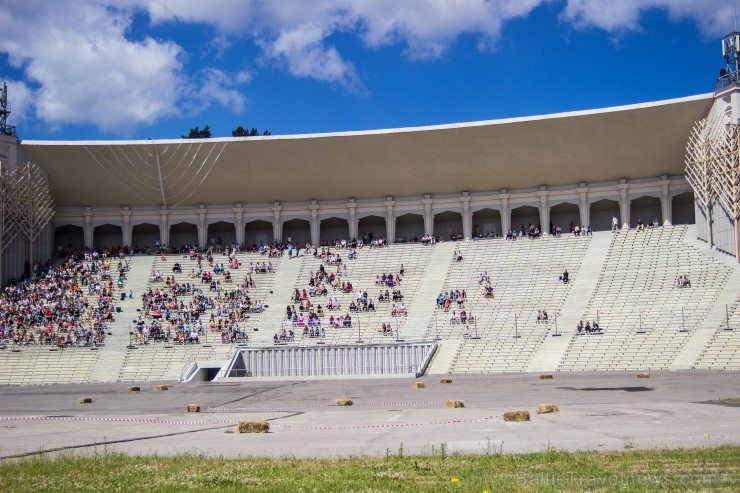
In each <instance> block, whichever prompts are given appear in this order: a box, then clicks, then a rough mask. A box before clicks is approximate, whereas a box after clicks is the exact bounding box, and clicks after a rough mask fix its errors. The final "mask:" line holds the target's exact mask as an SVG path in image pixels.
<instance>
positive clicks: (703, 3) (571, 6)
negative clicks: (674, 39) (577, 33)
mask: <svg viewBox="0 0 740 493" xmlns="http://www.w3.org/2000/svg"><path fill="white" fill-rule="evenodd" d="M648 10H662V11H665V12H667V14H668V17H669V18H670V19H671V20H673V21H680V20H690V21H693V22H695V23H696V24H697V26H698V27H699V30H700V31H701V32H702V33H703V34H704V35H705V36H707V37H711V36H721V35H723V34H726V33H727V32H728V30H729V29H731V28H732V18H733V15H734V14H733V8H732V4H731V3H730V2H728V1H726V0H620V1H613V0H568V3H567V5H566V6H565V9H564V10H563V12H562V15H561V18H562V19H563V20H565V21H567V22H571V23H573V24H574V25H575V26H576V27H578V28H589V27H596V28H599V29H603V30H605V31H607V32H610V33H619V32H623V31H639V30H640V29H641V26H640V16H641V15H642V14H643V13H644V12H646V11H648Z"/></svg>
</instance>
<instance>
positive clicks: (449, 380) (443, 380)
mask: <svg viewBox="0 0 740 493" xmlns="http://www.w3.org/2000/svg"><path fill="white" fill-rule="evenodd" d="M439 383H452V379H451V378H442V379H440V381H439Z"/></svg>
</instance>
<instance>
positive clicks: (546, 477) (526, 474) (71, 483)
mask: <svg viewBox="0 0 740 493" xmlns="http://www.w3.org/2000/svg"><path fill="white" fill-rule="evenodd" d="M0 491H3V492H26V491H28V492H40V491H60V492H61V491H65V492H66V491H70V492H71V491H74V492H108V491H147V492H170V491H199V492H200V491H209V492H210V491H239V492H280V493H284V492H299V491H305V492H324V491H327V492H335V491H336V492H368V493H369V492H396V491H409V492H422V493H425V492H437V491H459V492H476V491H477V492H485V491H488V492H494V491H495V492H500V491H522V492H556V491H589V492H592V491H604V492H606V491H609V492H611V491H625V492H651V491H656V492H665V491H669V492H670V491H676V492H678V491H681V492H683V491H712V492H736V491H740V447H735V446H732V447H731V446H725V447H718V448H706V449H689V450H658V451H641V450H626V451H623V452H577V453H568V452H562V451H558V450H554V449H553V450H550V451H547V452H542V453H535V454H523V455H508V454H499V453H498V451H496V450H493V449H492V450H490V451H487V453H485V454H482V455H458V454H450V453H448V451H447V450H446V447H445V445H444V444H442V445H440V446H439V447H438V448H436V449H435V450H432V451H431V452H430V453H429V454H427V455H421V456H407V455H406V454H405V453H404V450H403V447H402V446H401V447H399V448H398V450H393V451H390V450H389V451H388V452H387V454H386V456H385V457H374V458H368V457H356V458H343V459H334V460H331V459H294V458H282V459H265V458H243V459H219V458H210V457H204V456H196V455H181V456H177V457H147V456H129V455H124V454H118V453H102V454H96V455H91V456H81V455H71V454H68V455H60V456H57V457H55V458H51V457H43V456H36V457H32V458H27V459H23V460H17V461H5V462H3V463H1V464H0Z"/></svg>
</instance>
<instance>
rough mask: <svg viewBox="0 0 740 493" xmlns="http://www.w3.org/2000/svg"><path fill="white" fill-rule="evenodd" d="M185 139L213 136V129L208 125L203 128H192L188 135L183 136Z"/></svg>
mask: <svg viewBox="0 0 740 493" xmlns="http://www.w3.org/2000/svg"><path fill="white" fill-rule="evenodd" d="M182 138H183V139H210V138H211V129H210V127H209V126H208V125H206V126H205V127H203V130H201V129H200V127H195V128H191V129H190V133H188V134H187V135H183V136H182Z"/></svg>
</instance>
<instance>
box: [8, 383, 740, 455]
mask: <svg viewBox="0 0 740 493" xmlns="http://www.w3.org/2000/svg"><path fill="white" fill-rule="evenodd" d="M539 377H540V375H539V374H505V375H480V376H472V375H466V376H451V377H450V378H451V379H452V383H449V384H443V383H440V377H439V376H437V377H434V376H426V377H423V378H421V379H419V380H418V381H423V382H425V383H426V388H422V389H416V388H414V386H413V382H414V381H415V380H413V379H405V378H404V379H400V378H394V379H388V378H386V379H358V380H356V379H352V380H349V379H339V380H295V381H288V380H281V381H246V382H244V381H240V382H223V383H195V384H181V383H167V382H163V383H167V384H168V385H169V389H168V390H166V391H159V390H155V386H154V385H153V384H151V383H148V384H143V385H142V386H141V391H139V392H129V391H128V390H127V389H128V387H129V385H131V384H123V383H119V384H86V385H55V386H23V387H19V386H4V387H0V427H2V432H0V434H1V435H2V438H3V439H2V440H1V441H0V458H3V459H8V458H11V457H18V456H23V455H27V454H33V453H35V452H38V451H45V452H48V453H58V452H60V451H67V450H71V451H74V452H76V453H80V454H91V453H96V452H102V451H108V452H111V451H121V452H125V453H129V454H137V455H138V454H158V455H173V454H203V455H208V456H224V457H238V456H272V457H291V456H295V457H347V456H358V455H385V454H398V453H404V454H415V453H428V452H432V451H433V450H437V451H439V450H440V447H445V448H446V451H447V453H450V452H464V453H481V454H482V453H521V452H533V451H542V450H546V449H548V448H556V449H562V450H624V449H631V448H694V447H704V446H717V445H722V444H740V428H738V426H737V422H738V418H740V404H731V403H720V402H718V401H719V399H726V398H738V397H740V372H699V371H684V372H652V373H651V378H649V379H642V378H640V379H638V378H637V375H636V373H634V372H618V373H617V372H615V373H603V372H601V373H572V374H571V373H555V374H554V379H553V380H542V379H540V378H539ZM80 397H91V398H92V399H93V402H92V403H90V404H79V403H78V399H79V398H80ZM344 397H349V398H351V399H352V400H353V403H354V405H352V406H351V407H338V406H336V405H335V400H336V399H339V398H344ZM450 399H459V400H462V401H464V403H465V407H464V408H461V409H448V408H445V401H447V400H450ZM545 403H554V404H558V405H559V407H560V412H559V413H557V414H541V415H538V414H536V413H535V410H536V407H537V405H538V404H545ZM188 404H198V405H199V406H201V412H200V413H187V412H186V406H187V405H188ZM517 409H526V410H528V411H529V412H530V414H531V421H530V422H525V423H508V422H504V421H503V418H502V415H503V413H504V411H507V410H517ZM240 419H267V420H270V425H271V427H270V432H269V433H268V434H250V435H242V434H239V433H229V432H227V431H235V428H236V427H235V424H236V422H237V420H240Z"/></svg>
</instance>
